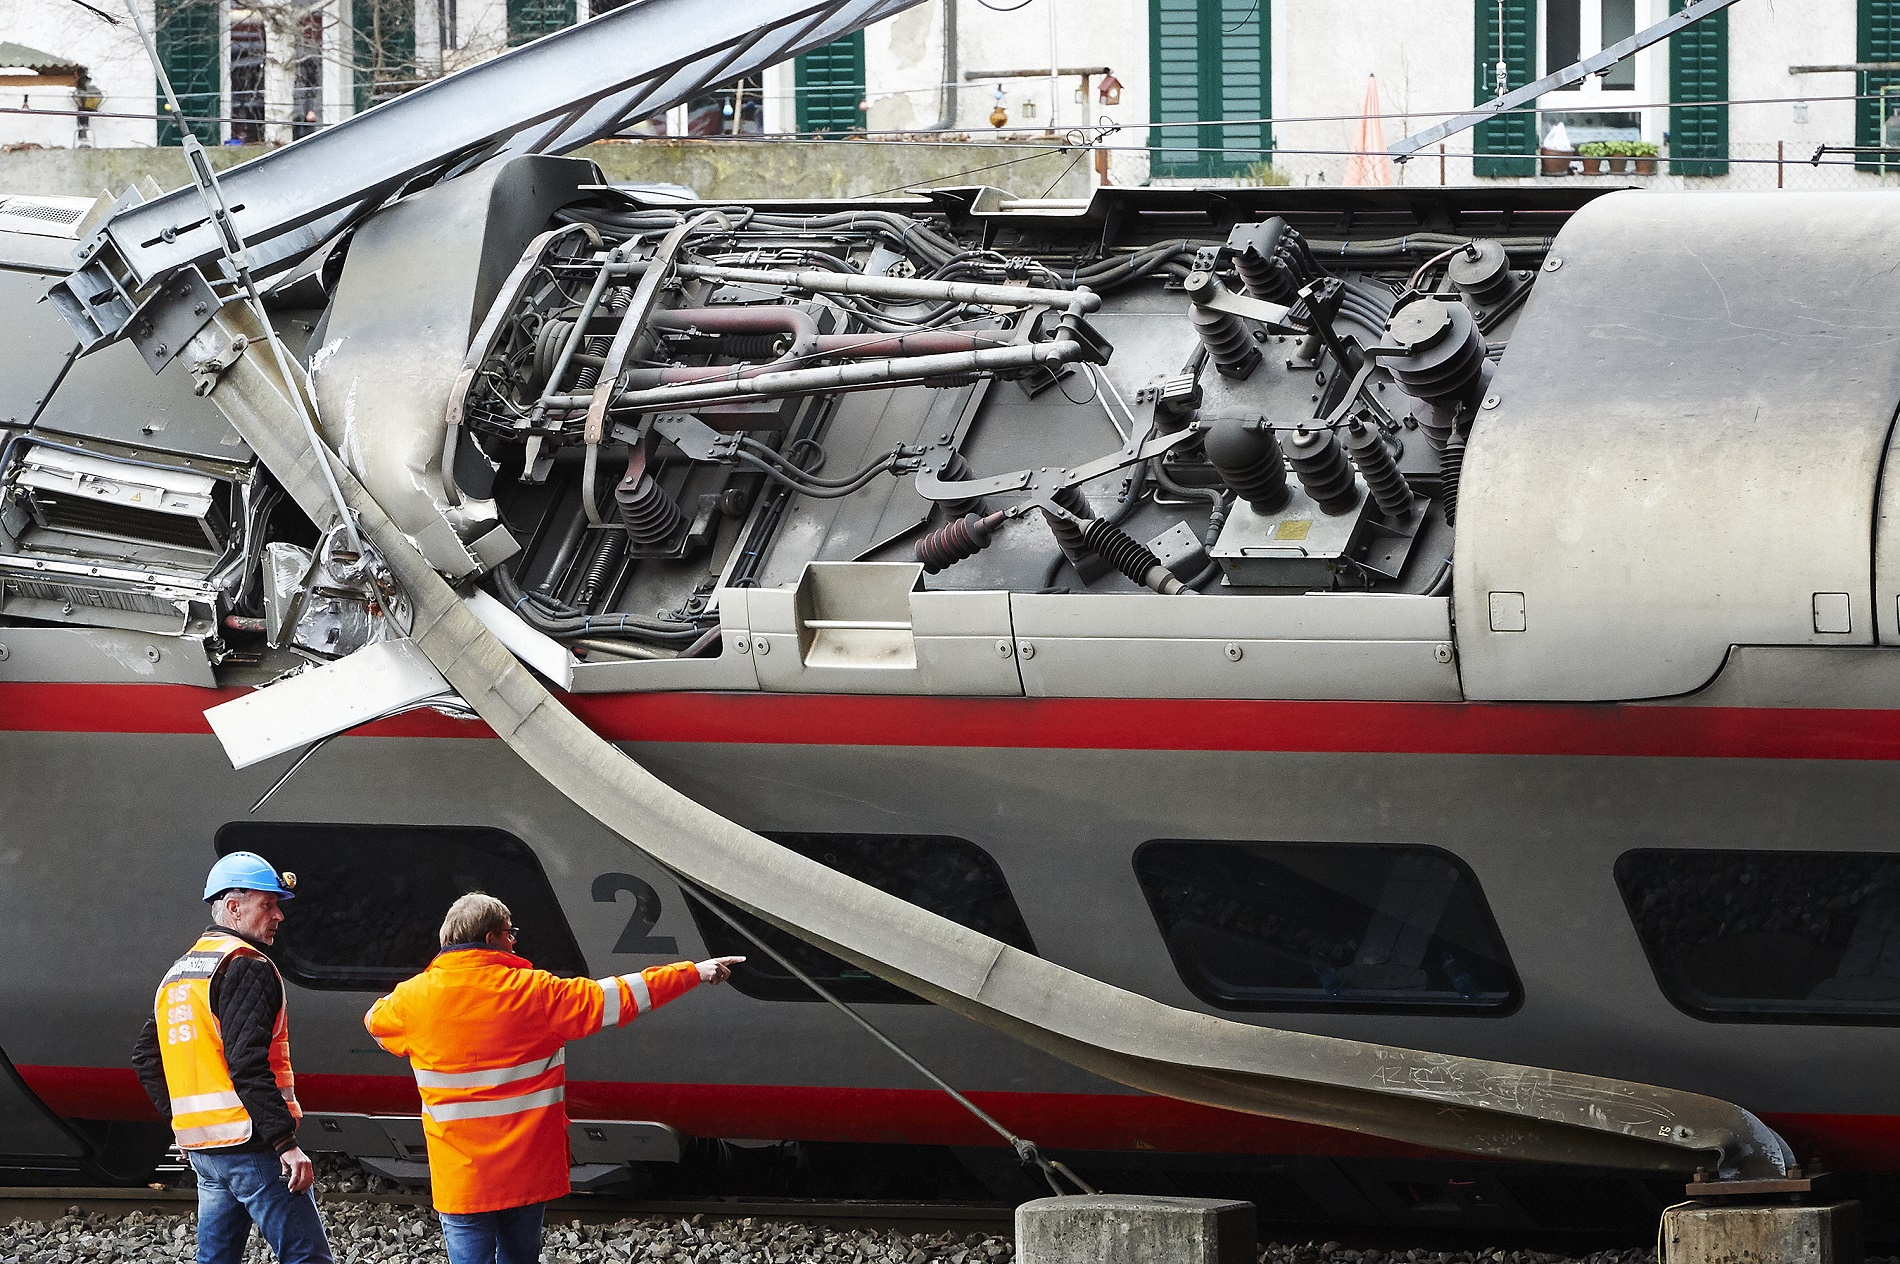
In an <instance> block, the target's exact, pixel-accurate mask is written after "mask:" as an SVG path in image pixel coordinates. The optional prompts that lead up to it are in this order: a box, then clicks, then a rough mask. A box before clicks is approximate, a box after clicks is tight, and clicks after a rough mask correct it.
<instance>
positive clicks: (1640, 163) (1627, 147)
mask: <svg viewBox="0 0 1900 1264" xmlns="http://www.w3.org/2000/svg"><path fill="white" fill-rule="evenodd" d="M1623 152H1624V153H1626V154H1628V155H1629V158H1630V162H1629V168H1630V169H1633V170H1634V171H1635V172H1636V174H1637V175H1639V176H1653V175H1655V174H1656V156H1657V154H1659V153H1660V152H1662V151H1661V150H1659V149H1657V148H1656V142H1655V141H1653V140H1629V141H1624V142H1623Z"/></svg>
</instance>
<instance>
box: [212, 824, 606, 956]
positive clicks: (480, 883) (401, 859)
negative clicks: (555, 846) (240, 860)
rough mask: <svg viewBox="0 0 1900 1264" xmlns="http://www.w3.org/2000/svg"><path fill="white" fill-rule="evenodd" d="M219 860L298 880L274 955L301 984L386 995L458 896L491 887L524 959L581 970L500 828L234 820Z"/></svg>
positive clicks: (220, 841)
mask: <svg viewBox="0 0 1900 1264" xmlns="http://www.w3.org/2000/svg"><path fill="white" fill-rule="evenodd" d="M217 849H218V854H219V855H220V856H223V855H227V854H229V853H231V852H234V851H254V852H256V853H257V854H258V855H260V856H262V857H264V859H266V860H268V861H270V863H271V864H272V865H273V866H275V867H276V868H278V869H280V870H284V869H287V870H289V871H290V872H292V873H294V874H296V875H297V898H296V899H295V900H293V901H291V902H290V903H289V904H287V905H286V906H285V908H284V912H285V914H286V916H285V918H284V924H283V927H282V928H281V929H280V930H279V931H278V932H277V943H276V945H275V946H274V948H273V949H272V951H271V956H272V957H273V958H274V959H275V960H276V962H277V965H278V968H279V969H281V970H282V971H283V972H284V977H285V978H287V979H289V980H291V981H292V982H294V983H297V984H300V985H302V986H304V987H308V988H320V989H326V990H330V991H341V992H382V991H387V990H388V989H389V988H392V987H394V986H395V985H396V984H398V983H400V982H402V981H403V980H404V979H406V978H408V977H409V976H410V975H412V974H415V973H416V972H417V971H419V970H421V969H422V968H423V967H424V966H426V965H428V964H429V959H430V958H431V957H433V956H435V954H436V951H437V948H438V944H437V942H436V934H437V932H438V930H439V929H440V928H441V925H442V915H443V914H444V913H445V912H447V911H448V907H449V905H450V904H452V903H454V901H455V899H456V897H458V896H460V895H463V894H466V893H467V892H469V891H486V892H488V893H489V894H490V895H492V896H494V897H495V898H496V899H498V900H500V901H501V902H502V903H504V904H506V905H507V906H508V909H509V911H510V912H511V913H513V914H514V919H515V923H516V924H517V925H518V926H520V927H521V942H520V944H519V945H518V946H517V949H516V951H518V952H519V953H520V954H521V955H522V956H524V957H526V958H527V959H528V960H530V961H532V962H534V964H535V965H537V966H540V967H541V968H542V969H544V970H551V971H553V972H554V973H555V974H561V975H570V976H571V975H579V974H586V973H587V972H588V971H587V963H586V960H585V959H584V958H583V957H582V956H581V950H580V947H579V945H577V944H576V943H575V942H574V934H573V932H572V931H571V930H569V929H568V925H567V919H566V918H565V917H564V916H562V914H561V904H560V901H559V900H558V899H556V898H555V895H554V890H553V888H552V887H550V886H549V885H548V879H547V875H546V874H545V873H544V872H542V869H541V862H540V861H539V860H538V859H536V858H535V854H534V852H533V851H532V850H530V849H529V847H528V845H527V844H526V843H524V842H522V841H521V840H520V839H519V838H516V837H515V836H514V835H512V834H507V833H504V832H502V831H501V830H497V829H480V828H470V827H463V826H445V825H319V824H287V823H280V822H263V821H240V822H234V823H232V824H230V825H226V826H225V827H224V828H223V829H221V830H219V831H218V838H217Z"/></svg>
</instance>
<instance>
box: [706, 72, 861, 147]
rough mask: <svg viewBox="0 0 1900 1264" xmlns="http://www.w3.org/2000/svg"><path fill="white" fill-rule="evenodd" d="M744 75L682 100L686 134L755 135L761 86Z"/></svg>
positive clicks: (761, 121)
mask: <svg viewBox="0 0 1900 1264" xmlns="http://www.w3.org/2000/svg"><path fill="white" fill-rule="evenodd" d="M762 84H763V80H762V79H761V78H760V77H759V76H758V75H747V76H746V77H745V78H743V79H740V80H738V81H736V82H734V83H729V84H727V85H726V86H725V87H723V88H715V89H713V90H712V91H711V92H708V93H706V94H705V95H704V96H698V97H694V98H693V99H692V100H691V101H689V102H687V104H686V134H687V135H688V136H756V135H758V134H759V133H761V132H763V131H764V130H765V89H764V87H763V86H762ZM859 95H860V96H861V95H862V92H860V94H859Z"/></svg>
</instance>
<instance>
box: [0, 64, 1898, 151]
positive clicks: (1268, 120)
mask: <svg viewBox="0 0 1900 1264" xmlns="http://www.w3.org/2000/svg"><path fill="white" fill-rule="evenodd" d="M428 82H432V81H430V80H420V79H419V80H416V81H415V83H414V85H413V86H416V87H421V86H422V85H423V84H425V83H428ZM385 86H387V85H385ZM924 90H925V89H919V91H924ZM185 95H186V96H191V95H193V94H190V93H187V94H185ZM196 95H199V96H205V95H209V94H205V93H199V94H196ZM1879 99H1880V94H1879V93H1872V92H1867V93H1827V94H1823V95H1818V96H1794V97H1727V98H1725V99H1723V100H1719V101H1644V102H1622V101H1619V102H1616V103H1615V108H1616V110H1617V111H1618V112H1619V113H1623V112H1631V111H1635V110H1677V109H1685V110H1686V109H1719V108H1725V107H1734V106H1751V105H1815V104H1824V103H1829V102H1841V101H1878V100H1879ZM270 104H283V103H281V102H275V103H270ZM1470 109H1471V107H1470V106H1465V107H1464V108H1462V109H1455V110H1388V111H1383V112H1380V113H1378V114H1288V115H1275V116H1267V117H1262V118H1238V119H1228V118H1218V119H1170V120H1168V121H1166V122H1160V123H1153V122H1144V121H1140V120H1133V119H1131V120H1128V121H1126V122H1122V121H1117V122H1115V123H1113V124H1108V125H1105V126H1109V127H1111V128H1112V129H1113V130H1115V131H1155V130H1171V129H1174V128H1183V129H1185V128H1196V127H1222V126H1226V127H1251V126H1273V127H1280V126H1292V125H1295V124H1301V123H1356V122H1359V121H1360V120H1361V119H1379V120H1381V121H1383V120H1386V119H1443V118H1452V117H1455V116H1457V115H1460V114H1466V113H1469V112H1470ZM1532 109H1533V107H1531V106H1525V107H1523V108H1522V109H1519V110H1512V111H1510V113H1513V114H1527V113H1530V112H1531V111H1532ZM0 114H44V115H49V116H52V117H58V118H72V117H75V116H77V115H85V116H86V117H88V118H118V119H136V120H142V121H159V122H173V121H182V122H186V123H252V124H260V125H262V126H266V127H332V126H335V124H333V123H315V124H312V123H310V122H308V121H307V120H304V119H294V118H283V119H273V118H238V117H235V116H231V115H221V114H186V113H183V112H182V111H181V112H179V113H177V114H169V113H145V112H140V111H119V110H56V109H47V108H43V107H39V106H0ZM969 130H971V131H976V130H978V129H976V128H971V129H969ZM1076 130H1084V129H1076ZM941 134H942V133H941V132H938V131H935V130H932V129H926V128H910V129H905V128H879V129H877V132H876V134H875V135H866V136H845V135H840V134H838V133H836V132H800V131H795V130H794V131H785V132H747V133H741V134H739V135H736V136H735V135H730V134H725V133H720V134H714V135H707V136H653V137H645V136H629V137H624V138H623V139H625V140H628V141H633V142H638V141H641V140H660V141H678V140H691V141H693V142H695V143H701V142H703V143H705V144H709V145H729V144H756V143H761V142H768V143H769V142H774V141H777V142H781V143H782V142H789V141H803V142H811V141H823V142H824V143H825V144H827V145H937V146H944V145H955V146H957V147H959V148H963V149H967V148H969V145H970V142H969V141H952V140H942V139H937V140H930V139H924V138H927V137H940V136H941ZM985 134H986V135H996V136H1026V137H1038V138H1041V137H1048V136H1050V135H1051V132H1050V131H1049V129H1048V128H1046V127H999V128H990V129H988V131H987V132H986V133H985ZM913 136H914V137H918V138H919V139H916V140H910V139H907V138H908V137H913ZM1071 143H1081V142H1079V141H1077V142H1071ZM1380 152H1381V153H1383V152H1384V151H1383V150H1381V151H1380ZM1387 156H1388V157H1389V156H1390V155H1387ZM1485 156H1486V157H1498V156H1503V157H1510V156H1511V155H1508V154H1506V155H1493V154H1486V155H1485Z"/></svg>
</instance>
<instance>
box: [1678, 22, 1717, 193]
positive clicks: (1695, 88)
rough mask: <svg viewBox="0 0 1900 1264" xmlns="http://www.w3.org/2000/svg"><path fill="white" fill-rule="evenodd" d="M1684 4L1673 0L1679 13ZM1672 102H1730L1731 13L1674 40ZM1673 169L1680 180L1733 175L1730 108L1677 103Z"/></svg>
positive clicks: (1697, 24) (1695, 26)
mask: <svg viewBox="0 0 1900 1264" xmlns="http://www.w3.org/2000/svg"><path fill="white" fill-rule="evenodd" d="M1683 3H1684V0H1669V11H1670V12H1671V13H1678V12H1680V11H1681V10H1682V7H1683ZM1669 99H1670V101H1671V102H1676V103H1681V102H1692V101H1726V100H1728V11H1727V10H1726V9H1725V10H1723V11H1722V12H1720V13H1712V14H1710V15H1709V16H1708V17H1705V18H1703V19H1702V20H1701V21H1699V22H1697V23H1696V24H1695V25H1694V26H1689V27H1684V28H1683V29H1682V30H1681V31H1678V32H1677V33H1676V34H1674V35H1671V36H1670V37H1669ZM1669 170H1670V172H1671V174H1674V175H1679V176H1725V175H1727V174H1728V107H1727V106H1726V105H1686V104H1672V105H1671V106H1670V108H1669Z"/></svg>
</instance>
